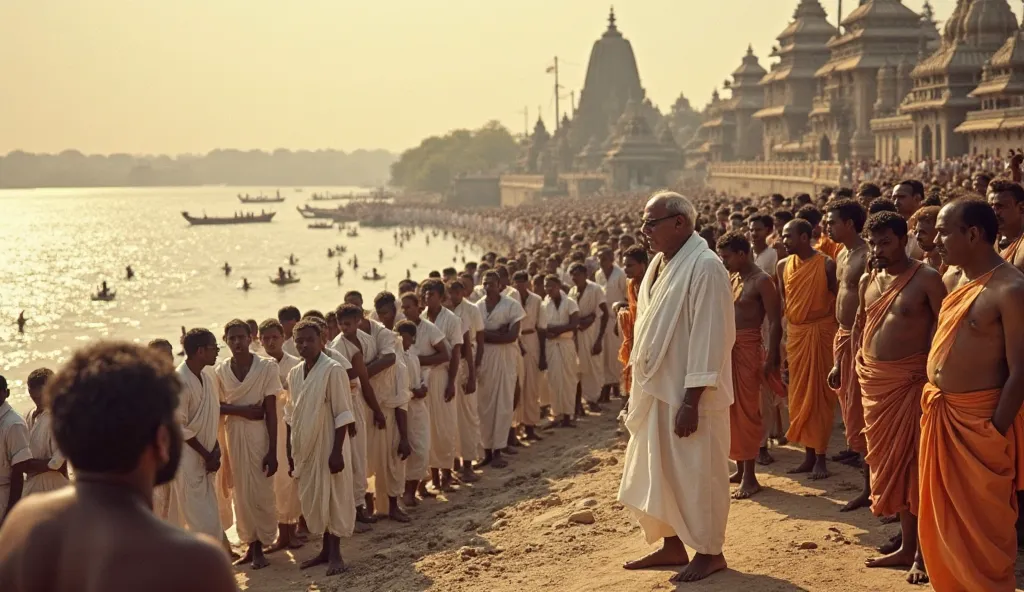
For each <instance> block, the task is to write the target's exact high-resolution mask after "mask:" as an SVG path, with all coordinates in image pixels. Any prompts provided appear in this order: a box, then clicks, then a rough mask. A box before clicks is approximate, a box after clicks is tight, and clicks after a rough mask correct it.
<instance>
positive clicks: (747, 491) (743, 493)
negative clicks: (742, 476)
mask: <svg viewBox="0 0 1024 592" xmlns="http://www.w3.org/2000/svg"><path fill="white" fill-rule="evenodd" d="M760 491H761V484H760V483H758V482H757V480H756V479H754V480H753V483H744V484H742V485H740V488H739V489H737V490H736V492H735V493H733V494H732V499H738V500H741V499H747V498H748V497H751V496H752V495H754V494H755V493H760Z"/></svg>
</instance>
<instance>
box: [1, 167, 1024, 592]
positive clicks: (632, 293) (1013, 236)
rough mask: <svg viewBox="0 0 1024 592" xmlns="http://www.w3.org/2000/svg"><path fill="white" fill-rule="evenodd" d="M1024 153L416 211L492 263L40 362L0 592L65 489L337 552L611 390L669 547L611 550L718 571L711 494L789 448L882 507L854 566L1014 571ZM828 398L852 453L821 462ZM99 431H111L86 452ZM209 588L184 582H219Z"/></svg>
mask: <svg viewBox="0 0 1024 592" xmlns="http://www.w3.org/2000/svg"><path fill="white" fill-rule="evenodd" d="M1020 160H1021V159H1015V160H1014V162H1013V165H1012V167H1011V170H1010V172H1009V173H1007V174H1006V175H1004V176H997V175H979V174H977V173H975V174H973V176H969V177H966V178H963V176H964V174H966V173H962V172H961V173H958V175H959V176H956V175H954V176H953V177H952V178H950V179H948V180H946V181H945V182H942V183H936V184H933V185H931V186H928V187H926V186H925V185H923V184H922V183H921V182H920V181H917V180H914V179H905V180H896V181H891V182H883V183H881V184H872V183H862V184H860V185H859V186H858V188H857V189H856V190H855V191H854V190H850V189H843V188H836V189H831V188H830V189H827V190H825V191H822V192H821V193H820V194H818V195H809V194H800V195H795V196H789V197H787V196H783V195H778V194H775V195H771V196H765V197H763V198H730V197H727V196H723V195H721V194H718V193H716V192H714V191H711V190H709V189H706V188H693V187H689V188H687V189H686V191H684V192H683V193H687V194H689V195H690V196H691V197H690V198H687V197H683V195H680V194H679V193H671V192H664V193H659V194H656V195H655V196H654V197H652V198H650V199H647V196H641V195H632V196H618V198H617V199H614V200H604V201H598V202H592V203H584V202H572V201H567V202H563V203H559V204H546V205H543V206H530V207H523V208H517V209H515V210H513V211H510V212H506V211H501V212H494V213H488V214H465V213H459V212H448V213H446V212H444V211H440V210H436V211H427V213H426V214H424V211H420V212H419V214H418V216H419V218H418V219H416V220H413V221H414V222H417V223H423V222H424V221H428V222H430V223H441V224H443V223H446V222H447V223H451V224H462V225H463V228H466V229H469V230H476V231H478V232H479V231H480V228H481V226H482V225H485V226H486V227H487V228H488V229H489V232H490V234H491V237H490V238H491V239H492V241H494V242H495V243H497V244H500V245H502V247H503V252H505V253H506V255H505V256H499V255H498V254H497V253H495V252H490V253H488V254H487V255H485V256H484V257H483V260H482V261H481V262H479V263H476V262H469V263H467V264H466V265H465V267H464V269H462V270H461V271H460V270H457V269H455V268H446V269H443V270H439V271H432V272H430V274H429V277H427V278H426V279H424V280H422V281H420V282H415V281H412V280H404V281H403V282H401V283H400V284H399V290H398V292H397V293H391V292H381V293H379V294H377V295H375V296H374V298H373V299H372V302H364V298H363V295H362V294H360V293H359V292H348V293H346V294H345V295H344V297H343V302H342V303H341V304H340V305H338V306H337V307H336V308H333V309H331V310H330V311H329V312H328V313H327V314H323V313H322V312H320V311H317V310H307V311H305V312H301V311H299V310H298V309H297V308H295V307H292V306H286V307H284V308H282V309H281V310H280V311H278V314H277V316H276V318H270V319H267V320H265V321H263V322H262V323H257V322H256V321H255V320H249V321H243V320H239V319H235V320H232V321H230V322H228V323H227V324H226V325H225V326H224V330H223V335H220V336H217V335H214V334H213V333H212V332H211V331H209V330H207V329H203V328H196V329H192V330H191V331H188V332H186V334H185V335H184V336H183V337H182V340H181V345H182V347H183V350H184V355H185V360H184V362H182V363H180V364H179V365H178V366H177V368H176V369H172V364H173V362H174V361H175V356H174V351H173V349H174V348H172V346H171V344H170V343H169V342H167V341H165V340H159V339H158V340H154V341H153V342H152V343H151V344H150V346H149V348H137V347H134V346H130V345H126V344H110V343H105V344H98V345H95V346H92V347H90V348H86V349H85V350H83V351H81V352H79V353H77V354H76V355H75V357H74V358H73V359H72V360H71V362H69V363H68V364H67V365H66V366H65V367H64V368H63V369H61V370H60V371H59V372H58V373H57V375H54V374H53V373H52V372H50V371H49V370H46V369H40V370H37V371H35V372H33V373H32V374H31V375H30V376H29V378H28V381H27V383H28V388H29V394H30V395H31V396H32V399H33V401H34V402H35V403H36V406H37V407H36V409H35V410H33V411H32V412H30V413H29V414H27V416H26V417H25V418H24V419H22V418H21V417H20V416H18V414H16V413H15V412H14V411H13V410H12V409H11V407H10V405H9V404H8V403H6V402H5V401H6V398H7V397H8V395H9V391H8V389H7V385H6V382H5V381H3V379H2V378H0V447H3V449H2V450H0V452H2V453H3V454H0V520H4V519H5V518H6V520H5V521H4V522H3V528H2V529H0V587H2V585H4V584H5V583H7V582H12V581H43V580H44V579H45V578H52V577H55V576H54V575H53V574H49V573H48V574H34V573H29V571H26V570H31V569H33V568H37V567H38V562H39V559H37V558H36V557H35V556H34V553H35V552H34V551H33V549H34V548H35V547H33V546H32V545H26V544H25V542H26V541H28V540H29V537H31V536H32V533H33V532H34V530H33V529H35V528H37V527H39V525H41V524H53V523H54V521H55V520H57V517H58V516H61V515H67V516H71V517H74V518H75V520H77V521H78V522H77V523H76V524H86V523H90V521H93V520H95V517H94V516H92V515H90V514H89V513H88V512H87V511H86V509H87V508H88V507H90V504H99V506H100V507H104V508H107V509H108V510H109V509H110V508H109V504H110V502H111V500H112V499H115V498H116V497H117V494H115V493H112V492H111V491H110V489H111V487H113V486H114V485H116V484H121V485H122V486H125V484H130V487H129V488H130V489H132V490H133V491H135V492H136V493H139V494H140V498H141V499H142V500H143V501H144V502H145V503H146V504H147V505H151V507H152V509H153V514H155V515H156V516H158V517H159V518H160V519H162V521H161V522H160V524H161V526H159V527H158V526H155V525H153V524H149V523H147V524H145V525H143V526H139V527H138V528H143V527H145V528H148V529H152V530H153V532H155V533H163V535H160V536H162V537H164V538H170V539H173V536H172V535H170V534H167V533H168V532H169V531H165V530H160V529H161V528H163V527H164V526H165V525H167V524H170V525H176V526H180V527H182V528H184V529H186V530H188V531H191V532H194V533H200V534H204V535H207V536H208V537H210V538H212V539H213V540H215V541H219V542H220V546H221V547H222V550H223V551H226V552H227V553H232V554H234V555H235V556H236V557H235V558H236V560H237V563H238V564H245V565H248V566H250V567H251V568H252V569H260V568H262V567H265V566H267V565H268V564H269V560H268V558H267V555H269V554H272V553H273V552H275V551H278V550H281V549H285V548H295V547H298V546H302V545H303V544H304V543H305V542H306V541H307V539H309V538H310V537H313V538H316V539H319V540H320V541H321V547H320V553H319V554H317V555H316V556H314V557H313V558H312V559H310V560H308V561H306V562H304V563H303V564H302V567H303V568H307V567H311V566H314V565H326V566H327V573H328V575H334V574H338V573H341V572H342V571H344V570H345V564H344V561H343V559H342V539H345V538H347V537H349V536H351V535H352V534H353V533H355V532H362V531H365V530H368V529H371V528H372V524H374V523H375V522H376V521H377V520H379V519H382V518H386V519H390V520H394V521H398V522H408V521H410V520H411V517H410V514H412V516H413V517H414V516H415V514H414V513H410V512H408V510H409V508H412V507H415V506H417V505H419V504H421V503H423V501H424V500H429V499H430V498H433V497H436V496H437V495H438V494H439V493H445V494H451V493H452V492H454V491H457V489H458V487H459V486H460V484H466V483H472V482H474V481H476V480H478V479H479V471H481V470H491V469H498V470H500V469H502V468H504V467H506V466H507V465H508V463H509V462H510V457H512V456H515V455H516V454H518V450H517V449H518V448H521V447H522V446H523V443H522V440H527V441H536V440H540V439H541V438H542V436H541V434H542V433H543V430H542V428H552V429H554V428H572V427H574V426H575V425H576V420H577V419H579V418H580V417H583V416H585V415H587V414H588V413H591V412H600V411H602V405H606V404H608V403H610V402H611V401H612V398H613V397H616V398H617V397H623V398H628V404H627V408H626V410H625V412H624V413H623V416H622V417H623V419H624V422H625V425H626V427H627V429H628V430H629V433H630V442H629V445H628V447H627V451H626V461H625V463H624V472H623V478H622V484H621V487H620V491H619V499H620V500H621V501H622V502H623V504H624V505H625V506H626V507H628V508H630V509H631V510H632V511H633V512H634V513H635V515H636V516H637V518H638V520H639V522H640V525H641V526H642V527H643V530H644V533H645V536H646V538H647V540H648V542H649V543H653V542H656V541H658V540H659V539H661V540H663V541H664V543H663V547H662V548H661V549H659V550H658V551H655V552H654V553H652V554H651V555H648V556H647V557H644V558H642V559H639V560H637V561H634V562H630V563H628V564H626V568H627V569H642V568H647V567H653V566H664V565H672V566H682V570H681V571H680V573H679V574H677V575H676V576H675V577H674V579H676V580H679V581H695V580H699V579H702V578H704V577H707V576H708V575H711V574H712V573H714V572H716V571H719V570H721V569H724V568H725V567H726V565H727V564H726V561H725V557H724V555H723V546H724V543H725V530H726V523H727V518H728V512H729V507H730V483H732V484H735V485H736V487H735V489H734V490H733V491H732V493H731V497H733V498H736V499H744V498H749V497H751V496H755V495H757V494H758V493H759V492H760V491H761V489H762V486H761V484H760V483H759V482H758V480H757V475H756V467H757V465H759V464H760V465H767V464H770V463H772V462H774V458H773V457H772V455H771V452H770V445H771V444H772V443H774V444H775V445H785V444H787V443H789V444H793V445H797V446H799V447H801V448H802V449H803V450H804V452H805V454H804V457H803V460H802V462H800V463H799V464H798V465H797V466H795V467H793V468H791V469H790V470H789V472H790V473H793V474H804V475H806V476H807V478H809V479H812V480H813V479H825V478H828V477H829V476H830V471H829V465H828V463H829V462H830V461H833V462H843V463H846V464H851V465H855V466H858V467H861V468H862V469H863V474H864V483H863V489H862V491H860V492H859V493H858V495H856V496H855V497H854V499H852V500H850V501H849V503H847V504H846V505H845V506H844V507H843V508H842V511H853V510H857V509H859V508H866V507H870V509H871V511H872V512H873V513H874V514H876V515H878V516H882V517H889V518H891V519H898V520H899V522H900V525H901V533H900V535H899V536H897V537H895V538H894V539H893V540H892V541H890V543H889V544H887V545H885V547H886V548H884V549H883V550H882V551H883V554H882V555H881V556H880V557H879V558H876V559H872V560H870V561H869V562H868V566H869V567H893V566H902V567H904V568H906V570H907V576H906V578H907V580H908V581H910V582H912V583H923V582H926V581H928V580H929V579H930V580H931V582H932V585H933V587H934V588H935V589H936V590H940V591H942V590H961V589H966V590H1002V589H1013V585H1014V563H1015V558H1016V548H1017V542H1016V541H1017V536H1016V532H1015V530H1014V526H1013V525H1014V523H1015V522H1016V519H1017V499H1016V492H1017V491H1019V490H1024V432H1021V431H1019V430H1024V416H1022V415H1021V414H1020V407H1021V402H1022V400H1024V390H1022V388H1024V387H1022V385H1021V384H1020V382H1019V381H1020V380H1021V376H1022V375H1021V372H1020V368H1021V366H1022V365H1024V357H1022V349H1021V348H1022V346H1024V343H1022V340H1024V309H1021V308H1020V305H1019V302H1020V299H1021V296H1022V295H1024V275H1022V270H1024V249H1021V248H1020V246H1021V243H1022V241H1024V189H1022V187H1021V185H1020V172H1019V168H1020ZM993 177H995V178H993ZM965 181H969V183H965ZM967 185H969V187H968V186H967ZM645 200H646V202H645ZM641 211H642V212H643V214H642V217H641V218H639V219H638V216H637V213H638V212H641ZM512 217H514V219H515V224H500V223H499V224H495V222H501V221H503V220H511V219H512ZM424 218H427V219H426V220H425V219H424ZM469 225H472V226H473V228H469ZM501 229H504V232H505V234H504V236H495V235H496V234H500V233H501V232H502V230H501ZM652 254H653V258H652ZM222 346H224V347H226V348H227V349H228V350H230V356H221V355H220V349H221V347H222ZM115 378H116V382H115ZM146 381H149V382H146ZM133 388H135V389H149V390H150V391H152V394H150V395H147V396H146V397H136V398H139V399H145V400H147V401H149V400H150V399H152V400H151V401H150V403H151V404H152V405H154V406H155V407H154V409H148V410H144V411H139V407H140V406H145V404H146V403H145V402H139V401H137V400H131V401H129V399H131V397H132V396H133V392H132V391H131V389H133ZM164 391H166V392H167V393H170V394H165V392H164ZM177 391H180V393H179V394H178V395H177V397H175V396H174V393H175V392H177ZM44 392H45V393H46V396H44ZM135 392H136V393H137V392H142V391H138V390H136V391H135ZM147 392H149V391H147ZM169 402H171V403H174V404H173V408H168V409H164V410H163V411H166V413H169V414H170V418H168V417H165V416H164V415H161V413H162V412H161V409H163V408H162V407H160V405H164V407H166V406H167V405H169V404H170V403H169ZM837 404H838V410H839V413H840V414H841V417H842V425H843V427H844V430H845V434H844V435H845V440H846V443H847V449H846V450H843V451H839V452H838V454H835V455H833V456H831V457H830V456H829V455H828V445H829V442H830V439H831V436H832V431H833V428H834V426H835V425H836V412H837ZM86 407H88V410H83V409H86ZM616 411H617V409H616ZM129 412H132V413H136V412H137V413H138V414H139V417H140V418H136V417H135V416H134V415H132V416H129V415H127V414H128V413H129ZM165 415H166V414H165ZM147 421H148V422H149V423H146V422H147ZM119 422H127V423H131V424H132V426H134V427H132V428H130V429H129V428H125V429H121V423H119ZM139 422H141V423H139ZM111 447H118V449H119V450H120V451H121V452H120V453H119V454H117V455H114V457H113V458H112V459H107V460H104V459H100V458H99V457H100V456H102V454H105V451H106V450H108V449H109V448H111ZM729 460H731V461H733V462H734V463H735V467H736V470H735V471H734V472H732V474H731V475H730V473H729V466H730V465H729V462H728V461H729ZM69 464H70V466H71V468H72V471H73V477H74V479H73V480H74V482H75V487H74V488H68V487H65V486H66V485H67V484H68V483H69V481H68V474H69V473H68V465H69ZM115 476H116V478H115ZM695 476H697V477H698V478H695ZM154 485H155V487H154ZM54 490H58V491H56V492H55V493H50V494H47V495H38V496H37V495H36V494H42V493H43V492H52V491H54ZM22 498H24V499H22ZM19 500H20V501H19ZM104 504H107V505H106V506H105V505H104ZM12 509H14V512H13V513H12V512H11V510H12ZM110 511H113V510H110ZM122 518H123V517H122ZM136 518H137V517H136ZM231 526H234V527H235V529H236V531H237V535H238V539H239V541H240V543H241V547H238V548H237V549H235V548H233V547H232V546H231V545H230V544H229V542H228V539H227V537H226V535H225V531H226V530H227V529H229V528H230V527H231ZM105 528H107V529H111V528H114V526H107V527H105ZM52 536H56V535H51V537H52ZM178 544H179V545H184V546H185V547H187V545H185V544H184V543H180V542H179V543H178ZM687 547H689V548H690V549H692V550H694V552H695V555H694V557H693V558H692V559H691V558H690V556H689V554H688V552H687ZM208 551H209V547H203V548H201V549H199V548H197V549H195V550H193V551H191V552H192V553H202V552H208ZM220 555H222V556H223V555H225V553H220ZM211 562H212V563H211ZM206 564H207V565H210V566H211V567H210V569H211V570H213V571H214V572H217V573H221V571H219V570H220V569H221V568H220V567H218V565H219V564H216V562H214V561H213V560H209V561H207V562H206ZM179 577H182V578H184V577H187V576H185V575H181V576H179ZM18 578H22V579H18ZM33 578H38V579H33ZM47 581H48V580H47ZM209 581H210V582H213V583H211V584H209V586H211V587H203V588H196V589H211V590H212V589H224V588H216V587H215V586H216V582H218V581H219V580H218V578H217V577H211V578H210V580H209ZM4 589H6V588H4ZM12 589H15V590H20V589H27V588H12ZM33 589H36V588H33ZM110 589H115V588H110Z"/></svg>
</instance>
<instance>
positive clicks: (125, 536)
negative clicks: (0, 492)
mask: <svg viewBox="0 0 1024 592" xmlns="http://www.w3.org/2000/svg"><path fill="white" fill-rule="evenodd" d="M3 535H4V536H3V538H2V540H0V590H4V591H5V592H28V591H29V590H47V591H48V592H135V591H137V590H146V591H147V592H177V591H180V590H189V591H190V592H191V591H194V592H228V591H233V590H236V586H235V582H234V576H233V574H232V571H231V567H230V565H229V564H228V561H227V555H226V554H225V553H224V550H223V549H221V548H220V547H219V546H218V545H217V544H216V543H215V542H214V541H212V540H209V539H204V538H200V537H196V536H194V535H191V534H187V533H185V532H184V531H182V530H180V529H178V528H175V527H173V526H171V525H169V524H167V523H165V522H163V521H162V520H160V519H159V518H157V517H156V516H154V515H153V512H152V509H151V508H150V507H149V506H147V504H146V502H145V501H144V500H143V499H142V497H141V496H140V495H138V494H135V493H133V492H130V491H128V490H127V489H124V488H117V487H113V486H109V485H95V484H90V483H82V482H79V483H78V484H76V485H75V486H74V487H66V488H64V489H62V490H60V491H57V492H52V493H47V494H40V495H37V496H32V498H29V499H26V500H25V501H23V502H22V504H20V507H19V508H18V509H17V510H16V512H15V514H14V515H12V516H11V519H10V520H9V521H8V523H7V524H5V528H4V532H3ZM55 566H59V569H54V568H55Z"/></svg>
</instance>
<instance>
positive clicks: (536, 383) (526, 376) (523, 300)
mask: <svg viewBox="0 0 1024 592" xmlns="http://www.w3.org/2000/svg"><path fill="white" fill-rule="evenodd" d="M512 279H513V281H514V283H515V286H516V293H515V295H514V296H513V299H514V300H515V301H516V302H518V303H519V305H520V306H522V307H523V312H524V313H525V316H524V317H523V320H522V321H520V322H519V345H520V348H521V349H522V354H523V355H522V361H523V376H522V377H521V378H520V389H519V391H520V394H519V406H518V407H516V410H515V417H514V418H513V423H514V424H516V425H521V426H523V428H524V430H525V431H526V439H527V440H533V441H537V440H540V439H541V438H540V436H538V435H537V429H536V428H537V426H538V425H540V405H541V400H548V398H549V396H548V395H547V390H548V380H547V375H546V374H545V372H544V371H543V370H541V366H542V364H541V361H540V360H541V357H540V337H539V334H538V332H537V325H538V323H539V322H540V311H541V307H542V306H543V299H542V298H541V297H540V296H538V295H537V294H534V293H533V292H531V291H530V276H529V274H528V273H527V272H526V271H524V270H519V271H517V272H515V274H513V278H512Z"/></svg>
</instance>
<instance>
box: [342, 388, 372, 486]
mask: <svg viewBox="0 0 1024 592" xmlns="http://www.w3.org/2000/svg"><path fill="white" fill-rule="evenodd" d="M352 413H353V414H354V415H355V423H356V435H355V436H351V437H349V439H348V440H349V443H350V444H351V448H352V495H353V496H354V497H355V500H356V505H357V506H361V505H363V504H364V503H365V499H364V498H365V497H366V490H367V489H369V486H368V485H367V478H368V472H367V471H368V470H367V466H366V464H367V463H366V458H367V457H366V450H367V441H368V439H369V437H370V436H369V430H374V431H379V430H378V429H377V426H375V425H373V413H372V412H370V407H369V406H368V405H367V404H366V399H364V398H363V392H362V391H361V390H359V387H355V388H353V389H352Z"/></svg>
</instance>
